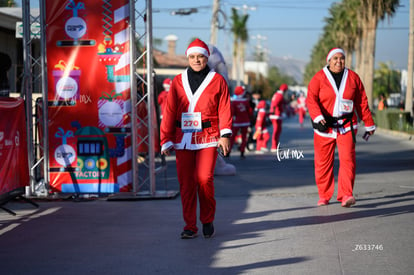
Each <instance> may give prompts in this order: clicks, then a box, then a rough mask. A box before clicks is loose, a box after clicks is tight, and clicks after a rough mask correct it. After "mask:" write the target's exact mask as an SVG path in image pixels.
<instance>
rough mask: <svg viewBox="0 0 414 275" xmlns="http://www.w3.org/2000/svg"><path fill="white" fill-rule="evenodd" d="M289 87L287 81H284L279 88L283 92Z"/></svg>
mask: <svg viewBox="0 0 414 275" xmlns="http://www.w3.org/2000/svg"><path fill="white" fill-rule="evenodd" d="M287 89H288V85H287V84H285V83H283V84H282V85H280V87H279V90H280V91H282V92H285V91H287Z"/></svg>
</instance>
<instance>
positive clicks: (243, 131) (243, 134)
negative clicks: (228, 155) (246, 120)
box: [230, 126, 248, 153]
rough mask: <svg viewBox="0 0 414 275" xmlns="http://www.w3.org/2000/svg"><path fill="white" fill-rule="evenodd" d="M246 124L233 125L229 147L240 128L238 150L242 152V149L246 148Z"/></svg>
mask: <svg viewBox="0 0 414 275" xmlns="http://www.w3.org/2000/svg"><path fill="white" fill-rule="evenodd" d="M247 129H248V127H247V126H243V127H237V126H233V129H232V132H233V135H232V136H231V147H230V148H233V145H234V140H235V139H236V136H237V133H238V132H239V130H240V134H241V144H240V152H242V153H243V152H244V150H245V149H246V144H247Z"/></svg>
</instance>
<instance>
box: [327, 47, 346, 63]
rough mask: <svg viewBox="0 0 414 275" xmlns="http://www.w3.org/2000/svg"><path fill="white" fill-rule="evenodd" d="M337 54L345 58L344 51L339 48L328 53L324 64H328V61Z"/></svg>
mask: <svg viewBox="0 0 414 275" xmlns="http://www.w3.org/2000/svg"><path fill="white" fill-rule="evenodd" d="M337 53H341V54H343V55H344V56H345V51H344V50H343V49H341V48H333V49H332V50H330V51H329V53H328V55H327V56H326V63H329V59H331V58H332V56H334V55H335V54H337Z"/></svg>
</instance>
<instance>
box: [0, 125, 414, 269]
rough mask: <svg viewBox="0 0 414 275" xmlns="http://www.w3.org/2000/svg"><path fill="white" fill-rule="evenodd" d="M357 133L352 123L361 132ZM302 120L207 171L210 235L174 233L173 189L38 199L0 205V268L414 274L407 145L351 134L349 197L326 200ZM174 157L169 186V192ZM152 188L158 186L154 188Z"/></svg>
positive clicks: (176, 206)
mask: <svg viewBox="0 0 414 275" xmlns="http://www.w3.org/2000/svg"><path fill="white" fill-rule="evenodd" d="M361 132H362V131H361ZM312 135H313V134H312V130H311V129H310V125H309V124H306V125H305V128H304V129H300V128H299V126H298V124H297V119H295V118H292V119H287V120H285V121H284V124H283V132H282V136H281V148H282V149H284V150H287V149H290V150H291V151H292V150H297V151H300V152H301V153H302V155H303V157H301V158H300V159H293V158H290V159H281V160H280V161H279V159H278V158H277V156H276V155H275V153H272V154H271V153H268V154H263V155H255V154H254V153H250V152H248V153H247V157H246V159H245V160H240V159H239V157H238V154H237V153H233V154H232V157H231V158H230V159H228V160H227V161H228V162H230V163H233V164H234V165H236V167H237V175H236V176H218V177H216V180H215V186H216V199H217V214H216V220H215V227H216V230H217V233H216V235H215V236H214V238H212V239H204V238H202V237H201V236H199V237H198V238H196V239H194V240H181V239H180V238H179V235H180V233H181V229H182V226H183V222H182V217H181V204H180V197H179V196H178V197H176V198H175V199H169V200H140V201H107V200H106V199H95V200H89V201H87V200H85V201H81V202H74V201H72V200H68V201H44V200H43V201H37V202H38V203H39V204H40V208H39V209H35V208H33V207H32V206H31V205H30V204H27V203H20V202H13V203H11V204H9V205H8V207H9V208H11V209H12V210H13V211H15V212H17V216H15V217H13V216H11V215H9V214H7V213H5V212H2V211H0V272H1V273H2V274H34V275H37V274H318V275H319V274H327V275H328V274H414V261H413V256H414V231H413V228H414V219H413V218H414V217H413V212H414V205H413V202H414V201H413V199H414V182H413V178H414V143H412V142H408V141H406V140H404V139H402V138H398V137H388V136H387V135H386V134H385V133H377V134H376V135H374V136H373V137H371V139H370V141H369V142H368V143H366V142H365V141H363V140H362V138H361V133H359V134H358V136H357V141H358V142H357V178H356V183H355V196H356V199H357V204H356V205H355V206H354V207H352V208H342V207H341V206H340V203H338V202H336V201H335V200H334V199H333V200H331V204H330V205H328V206H325V207H316V202H317V200H318V195H317V190H316V186H315V185H314V179H313V143H312V142H313V141H312ZM174 165H175V163H174V159H173V158H170V159H169V160H168V173H167V178H166V180H167V182H168V187H169V188H171V189H175V190H178V183H177V179H176V174H175V166H174ZM160 188H163V186H160Z"/></svg>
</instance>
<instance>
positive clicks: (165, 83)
mask: <svg viewBox="0 0 414 275" xmlns="http://www.w3.org/2000/svg"><path fill="white" fill-rule="evenodd" d="M171 82H172V80H171V79H170V78H166V79H164V81H163V82H162V85H171Z"/></svg>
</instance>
